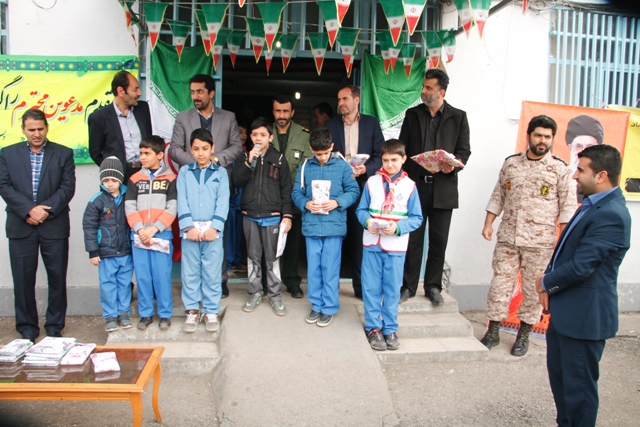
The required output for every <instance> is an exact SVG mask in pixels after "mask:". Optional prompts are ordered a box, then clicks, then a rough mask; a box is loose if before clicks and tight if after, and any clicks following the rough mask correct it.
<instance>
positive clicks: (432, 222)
mask: <svg viewBox="0 0 640 427" xmlns="http://www.w3.org/2000/svg"><path fill="white" fill-rule="evenodd" d="M448 86H449V77H448V76H447V74H446V73H445V72H444V71H442V70H439V69H432V70H428V71H427V72H426V73H425V75H424V81H423V83H422V92H421V98H422V105H418V106H416V107H413V108H410V109H408V110H407V112H406V115H405V118H404V121H403V122H402V128H401V129H400V138H399V139H400V141H402V142H404V143H405V144H407V157H409V160H407V162H406V163H405V164H404V167H403V168H404V170H405V171H406V172H407V174H409V178H411V179H412V180H413V181H414V182H415V183H416V184H417V185H416V188H417V189H418V196H420V206H421V207H422V217H423V218H424V221H423V222H422V225H420V227H419V228H418V229H417V230H415V231H413V232H411V234H410V235H409V246H408V247H407V257H406V259H405V263H404V277H403V279H402V289H401V291H400V302H401V303H403V302H405V301H407V300H408V299H409V298H410V297H414V296H415V295H416V292H417V290H418V280H419V279H420V265H421V263H422V254H423V248H424V233H425V228H426V226H427V224H428V226H429V251H428V255H427V265H426V268H425V272H424V292H425V295H426V297H427V298H429V299H430V300H431V303H432V304H433V305H442V304H444V299H443V298H442V295H441V291H442V270H443V268H444V255H445V252H446V250H447V242H448V240H449V227H450V226H451V216H452V214H453V209H457V208H458V172H460V170H461V168H459V167H456V168H454V167H452V166H450V165H449V164H446V163H443V164H441V165H440V167H441V171H440V172H438V173H435V174H432V173H430V172H429V171H427V170H426V169H424V168H423V167H421V166H420V165H418V164H417V163H416V162H414V161H413V160H410V159H411V156H415V155H416V154H420V153H424V152H425V151H432V150H436V149H442V150H445V151H447V152H449V153H451V154H453V155H454V156H456V158H457V159H458V160H460V161H461V162H462V163H463V164H465V165H466V164H467V160H468V159H469V156H470V155H471V147H470V145H469V122H468V121H467V113H465V112H464V111H462V110H459V109H457V108H454V107H452V106H451V105H449V103H448V102H446V101H445V100H444V96H445V93H446V91H447V87H448Z"/></svg>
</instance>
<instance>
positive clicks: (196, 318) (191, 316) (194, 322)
mask: <svg viewBox="0 0 640 427" xmlns="http://www.w3.org/2000/svg"><path fill="white" fill-rule="evenodd" d="M186 313H187V319H186V320H185V321H184V325H182V330H183V331H185V332H189V333H191V332H195V331H197V330H198V323H199V322H200V312H199V311H198V310H187V311H186Z"/></svg>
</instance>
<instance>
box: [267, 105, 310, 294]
mask: <svg viewBox="0 0 640 427" xmlns="http://www.w3.org/2000/svg"><path fill="white" fill-rule="evenodd" d="M272 104H273V118H274V119H275V121H276V122H275V123H274V124H275V126H274V128H275V131H276V136H277V138H274V139H273V143H272V144H273V145H274V147H275V148H276V150H278V151H279V152H281V153H282V154H284V156H285V158H286V159H287V163H289V169H290V171H291V182H292V183H293V182H295V181H296V175H297V174H298V168H299V167H300V165H301V164H303V163H304V161H305V160H306V159H308V158H310V157H312V156H313V153H312V152H311V147H310V146H309V130H308V129H305V128H303V127H302V126H300V125H299V124H297V123H295V122H294V121H292V120H291V118H292V117H293V115H294V114H295V112H296V110H295V105H294V100H293V97H292V96H290V95H277V96H276V97H275V98H274V99H273V102H272ZM301 240H302V213H301V212H300V211H299V210H298V209H297V208H295V209H294V213H293V219H292V221H291V229H290V230H289V232H288V233H287V244H286V246H285V248H284V252H283V253H282V257H281V258H280V273H281V275H282V283H284V285H285V286H286V287H287V292H289V293H290V294H291V296H292V297H293V298H302V297H303V293H302V290H301V289H300V282H302V278H301V277H300V275H299V274H298V258H299V257H300V241H301ZM263 278H264V276H263Z"/></svg>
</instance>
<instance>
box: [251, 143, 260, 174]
mask: <svg viewBox="0 0 640 427" xmlns="http://www.w3.org/2000/svg"><path fill="white" fill-rule="evenodd" d="M253 148H256V149H257V150H258V151H260V150H262V145H260V144H256V145H254V146H253ZM256 163H258V156H256V157H254V158H253V160H251V169H255V168H256Z"/></svg>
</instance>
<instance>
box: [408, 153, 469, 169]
mask: <svg viewBox="0 0 640 427" xmlns="http://www.w3.org/2000/svg"><path fill="white" fill-rule="evenodd" d="M411 159H412V160H413V161H415V162H416V163H417V164H419V165H420V166H422V167H423V168H425V169H426V170H428V171H429V172H431V173H438V172H440V171H442V169H441V168H440V162H445V163H448V164H450V165H451V166H453V167H458V168H463V167H464V164H463V163H462V162H461V161H460V160H458V159H456V156H454V155H453V154H451V153H448V152H446V151H444V150H434V151H426V152H424V153H420V154H416V155H415V156H411Z"/></svg>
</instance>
